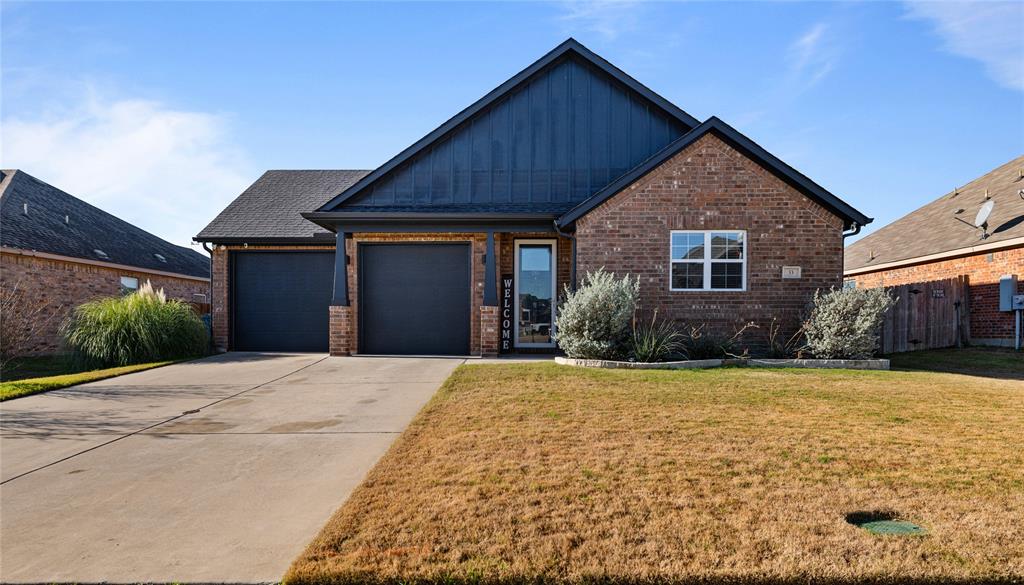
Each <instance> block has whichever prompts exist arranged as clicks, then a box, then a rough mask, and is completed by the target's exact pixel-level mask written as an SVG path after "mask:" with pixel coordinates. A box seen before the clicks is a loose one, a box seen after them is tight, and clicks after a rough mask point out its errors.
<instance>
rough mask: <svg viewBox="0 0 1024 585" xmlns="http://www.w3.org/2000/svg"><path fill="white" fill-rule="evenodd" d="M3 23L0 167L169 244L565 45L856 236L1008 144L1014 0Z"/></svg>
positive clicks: (108, 17)
mask: <svg viewBox="0 0 1024 585" xmlns="http://www.w3.org/2000/svg"><path fill="white" fill-rule="evenodd" d="M0 18H2V47H0V48H2V61H0V81H2V90H0V91H2V104H0V140H2V143H0V147H2V149H0V164H2V165H3V167H4V168H10V167H16V168H22V169H24V170H26V171H27V172H29V173H31V174H34V175H36V176H38V177H39V178H41V179H43V180H45V181H47V182H50V183H52V184H55V185H56V186H58V187H61V188H62V189H64V190H66V191H68V192H70V193H72V194H74V195H76V196H79V197H81V198H83V199H85V200H87V201H89V202H91V203H93V204H96V205H99V206H100V207H102V208H104V209H106V210H108V211H110V212H112V213H115V214H117V215H119V216H121V217H123V218H124V219H126V220H128V221H131V222H133V223H136V224H137V225H139V226H141V227H143V228H145V229H148V230H150V231H152V232H154V233H156V234H158V235H161V236H163V237H165V238H167V239H170V240H171V241H174V242H176V243H180V244H187V243H188V242H189V240H190V239H191V236H193V235H194V234H195V233H197V232H198V231H199V230H200V229H201V228H202V227H203V226H204V225H205V224H206V223H207V222H208V221H209V220H210V219H211V218H212V217H213V216H214V215H216V213H217V212H219V211H220V210H221V209H222V208H223V207H224V206H225V205H226V204H227V203H228V202H230V201H231V200H232V199H233V198H234V197H235V196H236V195H237V194H238V193H240V192H241V191H242V190H243V189H244V188H245V187H246V186H248V184H250V183H251V182H252V181H253V180H255V179H256V178H257V177H258V176H259V174H260V173H262V172H263V171H264V170H265V169H282V168H373V167H375V166H377V165H379V164H381V163H383V162H384V161H386V160H388V159H389V158H391V157H392V156H393V155H395V154H396V153H398V152H399V151H401V150H402V149H403V148H405V147H406V146H408V145H409V144H411V143H412V142H414V141H415V140H417V139H418V138H420V137H421V136H422V135H424V134H426V133H427V132H429V131H430V130H431V129H433V128H434V127H436V126H437V125H438V124H440V123H441V122H443V121H444V120H446V119H448V118H449V117H450V116H452V115H453V114H455V113H456V112H458V111H459V110H461V109H462V108H464V107H465V106H467V105H469V104H470V103H472V102H473V101H475V100H476V99H477V98H479V97H481V96H482V95H483V94H485V93H486V92H488V91H490V90H491V89H493V88H494V87H495V86H497V85H498V84H500V83H501V82H503V81H504V80H505V79H507V78H508V77H510V76H512V75H513V74H515V73H516V72H518V71H519V70H520V69H522V68H523V67H525V66H527V65H528V64H529V63H531V62H532V61H533V60H535V59H537V58H538V57H540V56H541V55H543V54H544V53H545V52H547V51H548V50H550V49H551V48H552V47H554V46H555V45H557V44H558V43H560V42H561V41H563V40H564V39H565V38H566V37H568V36H574V37H576V38H577V39H578V40H580V41H581V42H583V43H584V44H586V45H587V46H589V47H590V48H591V49H593V50H594V51H596V52H597V53H599V54H601V55H602V56H604V57H605V58H607V59H608V60H610V61H611V62H613V63H615V64H616V65H618V66H619V67H620V68H622V69H624V70H625V71H626V72H628V73H630V74H631V75H633V76H634V77H636V78H637V79H638V80H640V81H641V82H643V83H644V84H646V85H648V86H649V87H651V88H652V89H654V90H655V91H657V92H658V93H660V94H661V95H663V96H664V97H666V98H668V99H669V100H671V101H672V102H674V103H675V104H677V105H678V106H680V107H681V108H683V109H684V110H686V111H687V112H689V113H690V114H692V115H693V116H695V117H697V118H699V119H702V120H703V119H705V118H707V117H709V116H711V115H717V116H718V117H720V118H722V119H723V120H725V121H726V122H728V123H730V124H732V125H733V126H735V127H736V128H738V129H739V130H740V131H742V132H744V133H745V134H747V135H748V136H749V137H751V138H752V139H754V140H755V141H757V142H758V143H760V144H761V145H762V146H764V147H765V148H767V149H768V150H770V151H772V152H773V153H775V154H776V155H778V156H779V157H781V158H782V159H783V160H785V161H787V162H788V163H790V164H791V165H793V166H794V167H796V168H797V169H799V170H800V171H802V172H804V173H805V174H807V175H808V176H810V177H811V178H813V179H814V180H816V181H817V182H819V183H820V184H822V185H823V186H825V187H826V188H828V189H829V190H831V191H832V192H833V193H835V194H837V195H839V196H840V197H842V198H844V199H845V200H847V201H848V202H850V203H851V204H853V205H854V206H856V207H857V208H859V209H861V210H862V211H864V212H865V213H867V214H868V215H869V216H873V217H875V218H876V221H875V224H873V225H872V226H869V227H870V228H877V227H880V226H882V225H884V224H886V223H888V222H890V221H892V220H894V219H896V218H898V217H899V216H901V215H903V214H905V213H907V212H909V211H911V210H913V209H915V208H916V207H918V206H920V205H922V204H924V203H926V202H927V201H929V200H931V199H934V198H935V197H937V196H939V195H941V194H942V193H945V192H947V191H949V190H951V189H952V188H953V187H955V186H958V185H962V184H964V183H966V182H968V181H969V180H971V179H973V178H974V177H976V176H978V175H980V174H983V173H985V172H986V171H988V170H990V169H992V168H994V167H996V166H998V165H1000V164H1002V163H1005V162H1006V161H1008V160H1010V159H1011V158H1013V157H1015V156H1018V155H1020V154H1021V153H1022V152H1024V41H1022V38H1024V36H1022V35H1021V34H1020V31H1021V30H1022V29H1024V3H1019V2H1018V3H975V4H964V3H918V2H910V3H895V2H894V3H883V2H871V3H850V2H846V3H801V2H790V3H781V4H773V3H725V2H715V3H710V2H685V3H684V2H676V3H644V2H633V1H622V2H554V3H543V2H529V3H501V4H498V3H466V2H461V3H423V2H419V3H327V2H323V3H298V2H263V3H243V2H231V3H206V2H179V3H151V2H138V3H90V2H76V3H53V2H47V3H16V2H4V4H3V7H2V9H0ZM865 232H866V233H869V232H870V229H867V230H865Z"/></svg>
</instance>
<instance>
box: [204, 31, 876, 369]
mask: <svg viewBox="0 0 1024 585" xmlns="http://www.w3.org/2000/svg"><path fill="white" fill-rule="evenodd" d="M870 221H871V220H870V218H868V217H866V216H865V215H864V214H862V213H860V212H858V211H857V210H855V209H853V208H852V207H851V206H850V205H848V204H846V203H845V202H843V201H842V200H840V199H839V198H837V197H836V196H834V195H832V194H831V193H829V192H828V191H826V190H825V189H823V188H822V187H820V186H819V185H817V184H816V183H814V182H813V181H811V180H810V179H808V178H807V177H805V176H803V175H802V174H800V173H798V172H797V171H795V170H794V169H793V168H791V167H790V166H788V165H787V164H785V163H784V162H782V161H781V160H779V159H778V158H776V157H775V156H773V155H771V154H770V153H768V152H767V151H765V150H764V149H763V148H761V147H760V146H758V145H757V144H755V143H754V142H753V141H751V140H750V139H749V138H747V137H745V136H743V135H742V134H740V133H739V132H737V131H736V130H735V129H733V128H731V127H730V126H728V125H727V124H725V123H724V122H722V121H721V120H719V119H717V118H714V117H712V118H710V119H708V120H706V121H704V122H700V121H699V120H697V119H695V118H693V117H692V116H690V115H689V114H687V113H686V112H684V111H683V110H681V109H680V108H678V107H676V106H675V105H673V104H672V103H670V102H668V101H667V100H665V99H664V98H663V97H661V96H659V95H658V94H656V93H654V92H653V91H651V90H650V89H648V88H647V87H645V86H643V85H642V84H640V83H639V82H637V81H636V80H634V79H633V78H631V77H630V76H628V75H627V74H625V73H624V72H622V71H621V70H619V69H617V68H616V67H614V66H613V65H611V64H610V63H608V62H607V61H605V60H604V59H602V58H601V57H599V56H598V55H596V54H594V53H593V52H591V51H590V50H588V49H587V48H586V47H583V46H582V45H580V44H579V43H578V42H576V41H574V40H572V39H570V40H568V41H566V42H565V43H562V44H561V45H559V46H558V47H556V48H555V49H554V50H552V51H551V52H550V53H548V54H547V55H545V56H544V57H542V58H541V59H540V60H538V61H536V62H535V63H533V64H532V65H530V66H529V67H527V68H526V69H524V70H523V71H521V72H520V73H518V74H517V75H515V76H514V77H512V78H511V79H509V80H508V81H506V82H505V83H503V84H502V85H500V86H499V87H497V88H496V89H495V90H493V91H492V92H490V93H488V94H487V95H486V96H484V97H483V98H481V99H480V100H479V101H477V102H476V103H474V104H473V105H471V106H469V107H468V108H466V109H465V110H463V111H462V112H460V113H458V114H457V115H455V116H454V117H453V118H451V119H450V120H448V121H447V122H445V123H444V124H442V125H441V126H440V127H438V128H437V129H435V130H434V131H433V132H431V133H429V134H428V135H426V136H424V137H423V138H422V139H421V140H419V141H417V142H416V143H415V144H413V145H412V146H410V147H408V148H406V149H405V150H403V151H402V152H401V153H400V154H398V155H397V156H395V157H394V158H393V159H391V160H390V161H388V162H387V163H385V164H384V165H382V166H381V167H379V168H377V169H375V170H373V171H356V170H342V171H268V172H267V173H266V174H264V175H263V176H262V177H260V178H259V179H258V180H257V181H256V182H255V183H254V184H253V185H252V186H251V187H249V188H248V189H247V190H246V191H245V192H243V193H242V194H241V195H240V196H239V197H238V198H237V199H236V200H235V201H234V202H233V203H231V204H230V205H229V206H228V207H227V208H226V209H225V210H224V211H223V212H221V213H220V215H218V216H217V217H216V218H215V219H214V220H213V221H212V222H211V223H210V224H209V225H208V226H207V227H206V228H205V229H204V230H203V231H202V232H201V233H200V234H199V235H198V236H197V237H196V240H197V241H201V242H206V243H211V244H213V245H214V250H213V275H214V276H213V278H214V280H213V311H214V312H213V317H214V340H215V343H216V344H217V346H218V347H219V348H221V349H225V350H231V349H235V350H296V351H297V350H305V351H324V350H329V351H330V353H332V354H334V355H346V354H351V353H360V354H432V355H437V354H454V355H494V354H496V353H498V352H505V351H521V352H530V351H552V350H553V349H554V347H555V327H556V323H557V297H558V295H559V291H562V290H563V289H564V287H565V286H566V285H570V286H571V285H573V284H574V283H576V282H577V281H578V280H579V278H581V277H582V276H583V275H584V274H585V273H586V272H588V271H592V270H595V269H598V268H600V267H605V268H606V269H608V270H610V271H614V272H616V273H619V274H623V273H630V274H635V275H638V276H639V277H640V279H641V297H642V303H643V309H644V310H645V311H651V310H653V309H655V308H657V309H658V311H659V315H660V316H661V317H665V318H669V319H674V320H678V321H683V322H687V323H693V324H697V323H703V324H706V325H707V326H708V327H709V329H710V328H716V329H721V330H731V329H732V328H734V327H737V326H738V325H739V324H741V323H743V322H745V321H755V322H758V323H761V324H765V323H767V322H768V321H769V320H770V319H772V318H780V319H782V320H784V321H786V322H789V323H790V324H791V325H792V326H795V324H796V319H797V315H798V313H799V312H800V311H801V310H802V309H803V308H804V307H805V306H806V304H807V302H808V300H809V298H810V296H811V295H812V294H813V292H814V291H815V290H816V289H819V288H828V287H831V286H838V285H839V284H840V283H841V279H842V255H843V236H844V233H850V232H852V231H853V230H855V229H856V228H858V227H859V226H862V225H865V224H867V223H869V222H870ZM338 251H343V253H337V252H338ZM784 268H785V270H784ZM784 273H785V276H784ZM751 343H757V341H756V340H753V341H752V342H751Z"/></svg>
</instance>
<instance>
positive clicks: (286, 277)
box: [232, 252, 334, 351]
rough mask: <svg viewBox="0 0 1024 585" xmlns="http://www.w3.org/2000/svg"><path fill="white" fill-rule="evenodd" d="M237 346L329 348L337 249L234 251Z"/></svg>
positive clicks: (247, 348)
mask: <svg viewBox="0 0 1024 585" xmlns="http://www.w3.org/2000/svg"><path fill="white" fill-rule="evenodd" d="M232 256H233V258H234V274H233V286H232V290H233V291H234V299H233V300H234V308H235V309H234V311H235V312H234V319H233V320H232V323H233V324H234V325H233V328H234V329H233V333H234V338H233V347H234V348H235V349H236V350H238V351H327V343H328V336H327V330H328V324H329V316H328V307H329V306H330V304H331V297H332V295H333V292H334V291H333V287H334V252H236V253H233V254H232Z"/></svg>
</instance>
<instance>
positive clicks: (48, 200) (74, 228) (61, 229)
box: [0, 169, 210, 278]
mask: <svg viewBox="0 0 1024 585" xmlns="http://www.w3.org/2000/svg"><path fill="white" fill-rule="evenodd" d="M0 174H2V175H3V179H2V182H0V224H2V226H3V227H2V229H0V246H2V247H4V248H16V249H19V250H32V251H36V252H45V253H49V254H57V255H60V256H69V257H72V258H82V259H85V260H91V261H98V262H110V263H112V264H123V265H126V266H134V267H138V268H146V269H150V270H159V271H161V272H173V273H175V274H184V275H188V276H195V277H200V278H209V276H210V260H209V258H207V257H206V256H204V255H203V254H200V253H199V252H196V251H195V250H190V249H189V248H185V247H183V246H177V245H174V244H172V243H170V242H168V241H166V240H163V239H161V238H158V237H157V236H154V235H153V234H151V233H149V232H147V231H145V230H142V229H140V228H138V227H135V226H134V225H132V224H130V223H128V222H126V221H124V220H122V219H119V218H117V217H115V216H113V215H111V214H109V213H107V212H105V211H103V210H102V209H99V208H97V207H93V206H92V205H89V204H88V203H86V202H85V201H82V200H81V199H78V198H77V197H74V196H72V195H69V194H68V193H65V192H64V191H61V190H60V189H58V188H56V187H54V186H53V185H49V184H47V183H45V182H43V181H40V180H39V179H37V178H35V177H33V176H31V175H29V174H28V173H26V172H24V171H20V170H16V169H15V170H4V171H0ZM97 250H100V251H102V252H103V254H100V253H98V252H97ZM157 254H159V255H160V256H162V257H163V258H164V260H160V258H159V257H157Z"/></svg>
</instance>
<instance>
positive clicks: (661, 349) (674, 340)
mask: <svg viewBox="0 0 1024 585" xmlns="http://www.w3.org/2000/svg"><path fill="white" fill-rule="evenodd" d="M682 340H683V336H682V334H680V333H679V331H678V330H676V328H675V325H674V324H673V323H672V322H670V321H666V320H664V319H662V320H660V321H659V320H658V311H657V309H655V311H654V315H653V316H652V317H651V322H650V324H646V323H642V324H639V325H638V324H637V320H636V319H635V318H634V319H633V335H632V337H630V340H629V353H630V356H631V357H632V358H633V359H635V360H636V361H638V362H647V363H650V362H660V361H664V360H666V359H667V358H668V357H669V356H672V355H678V354H679V353H680V352H681V351H682V349H683V344H682Z"/></svg>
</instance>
